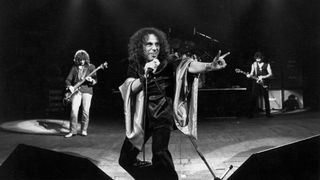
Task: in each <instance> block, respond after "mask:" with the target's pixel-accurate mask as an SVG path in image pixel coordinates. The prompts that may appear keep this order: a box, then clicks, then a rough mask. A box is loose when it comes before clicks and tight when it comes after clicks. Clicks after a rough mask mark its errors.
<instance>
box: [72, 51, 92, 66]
mask: <svg viewBox="0 0 320 180" xmlns="http://www.w3.org/2000/svg"><path fill="white" fill-rule="evenodd" d="M81 60H85V64H90V56H89V54H88V53H87V52H86V51H85V50H82V49H80V50H78V51H77V52H76V53H75V54H74V58H73V61H74V63H75V64H76V65H78V64H80V61H81Z"/></svg>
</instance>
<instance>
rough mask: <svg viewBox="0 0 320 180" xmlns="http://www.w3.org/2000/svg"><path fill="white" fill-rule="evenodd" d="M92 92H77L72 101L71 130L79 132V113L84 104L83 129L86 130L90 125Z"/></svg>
mask: <svg viewBox="0 0 320 180" xmlns="http://www.w3.org/2000/svg"><path fill="white" fill-rule="evenodd" d="M91 99H92V94H89V93H81V92H77V93H75V94H74V95H73V97H72V101H71V114H70V132H71V133H72V134H77V125H78V113H79V109H80V105H82V117H81V131H82V132H86V131H87V129H88V125H89V111H90V106H91Z"/></svg>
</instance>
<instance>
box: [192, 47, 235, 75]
mask: <svg viewBox="0 0 320 180" xmlns="http://www.w3.org/2000/svg"><path fill="white" fill-rule="evenodd" d="M220 54H221V51H219V52H218V54H217V55H216V57H215V58H214V59H213V61H212V62H211V63H203V62H198V61H194V62H192V63H191V64H190V66H189V69H188V71H189V72H190V73H195V74H196V73H202V72H207V71H214V70H219V69H223V68H225V67H226V66H227V63H226V61H225V60H224V58H225V57H226V56H227V55H229V54H230V52H227V53H225V54H224V55H222V56H220Z"/></svg>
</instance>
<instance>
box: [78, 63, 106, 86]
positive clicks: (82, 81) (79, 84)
mask: <svg viewBox="0 0 320 180" xmlns="http://www.w3.org/2000/svg"><path fill="white" fill-rule="evenodd" d="M101 68H102V67H101V66H99V67H98V68H96V69H95V70H93V71H92V72H91V73H90V74H88V75H87V76H86V77H85V78H84V79H82V80H81V81H79V82H78V83H77V84H76V85H74V89H77V88H79V87H80V86H81V85H82V84H83V83H84V82H85V81H86V78H87V77H91V76H92V75H93V74H94V73H96V72H97V71H98V70H99V69H101Z"/></svg>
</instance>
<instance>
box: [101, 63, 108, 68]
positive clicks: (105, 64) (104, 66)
mask: <svg viewBox="0 0 320 180" xmlns="http://www.w3.org/2000/svg"><path fill="white" fill-rule="evenodd" d="M100 67H101V69H105V68H108V62H107V61H105V62H104V63H102V64H101V65H100Z"/></svg>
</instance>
